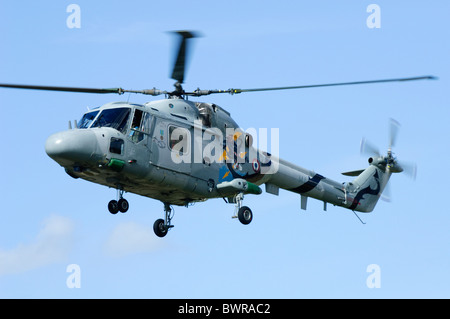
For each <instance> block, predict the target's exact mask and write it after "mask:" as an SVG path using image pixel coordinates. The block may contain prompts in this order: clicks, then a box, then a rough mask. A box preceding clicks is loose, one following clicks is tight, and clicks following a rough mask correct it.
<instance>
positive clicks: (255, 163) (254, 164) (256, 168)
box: [252, 159, 261, 173]
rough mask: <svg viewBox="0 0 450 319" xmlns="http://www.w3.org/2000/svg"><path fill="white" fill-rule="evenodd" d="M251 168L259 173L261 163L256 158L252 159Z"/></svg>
mask: <svg viewBox="0 0 450 319" xmlns="http://www.w3.org/2000/svg"><path fill="white" fill-rule="evenodd" d="M252 168H253V171H255V173H259V171H260V170H261V164H260V163H259V161H258V160H257V159H254V160H253V163H252Z"/></svg>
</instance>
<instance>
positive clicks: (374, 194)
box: [346, 163, 392, 213]
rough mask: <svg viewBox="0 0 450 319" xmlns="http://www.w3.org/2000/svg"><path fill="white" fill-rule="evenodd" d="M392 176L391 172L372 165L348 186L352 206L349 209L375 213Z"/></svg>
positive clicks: (349, 201) (347, 193) (349, 202)
mask: <svg viewBox="0 0 450 319" xmlns="http://www.w3.org/2000/svg"><path fill="white" fill-rule="evenodd" d="M391 174H392V173H391V172H390V171H389V170H383V169H380V168H379V167H377V165H374V163H372V165H370V166H369V167H368V168H367V169H365V170H364V171H362V173H361V174H360V175H359V176H358V177H357V178H356V179H354V180H353V181H352V182H351V183H348V184H347V185H346V197H347V203H348V204H350V206H349V207H348V208H349V209H351V210H356V211H359V212H365V213H369V212H371V211H373V209H374V208H375V205H376V204H377V202H378V200H379V199H380V196H381V193H382V192H383V190H384V188H385V187H386V184H387V183H388V181H389V178H390V177H391Z"/></svg>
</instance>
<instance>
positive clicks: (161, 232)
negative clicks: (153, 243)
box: [153, 218, 167, 237]
mask: <svg viewBox="0 0 450 319" xmlns="http://www.w3.org/2000/svg"><path fill="white" fill-rule="evenodd" d="M153 231H154V232H155V235H156V236H158V237H164V236H166V235H167V228H166V227H165V226H164V219H161V218H160V219H157V220H156V221H155V223H154V224H153Z"/></svg>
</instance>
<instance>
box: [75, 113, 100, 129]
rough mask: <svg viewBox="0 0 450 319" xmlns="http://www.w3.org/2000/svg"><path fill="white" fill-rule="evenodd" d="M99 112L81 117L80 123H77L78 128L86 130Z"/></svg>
mask: <svg viewBox="0 0 450 319" xmlns="http://www.w3.org/2000/svg"><path fill="white" fill-rule="evenodd" d="M98 112H99V111H93V112H89V113H86V114H84V115H83V117H82V118H81V120H80V122H79V123H78V128H88V127H89V126H90V125H91V123H92V121H93V120H94V119H95V117H96V116H97V114H98Z"/></svg>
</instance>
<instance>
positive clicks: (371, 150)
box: [360, 138, 381, 157]
mask: <svg viewBox="0 0 450 319" xmlns="http://www.w3.org/2000/svg"><path fill="white" fill-rule="evenodd" d="M360 153H361V154H362V155H368V156H376V157H380V156H381V155H380V150H379V149H378V147H376V146H374V145H372V144H371V143H369V142H368V141H367V140H366V139H365V138H363V139H362V140H361V148H360Z"/></svg>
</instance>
